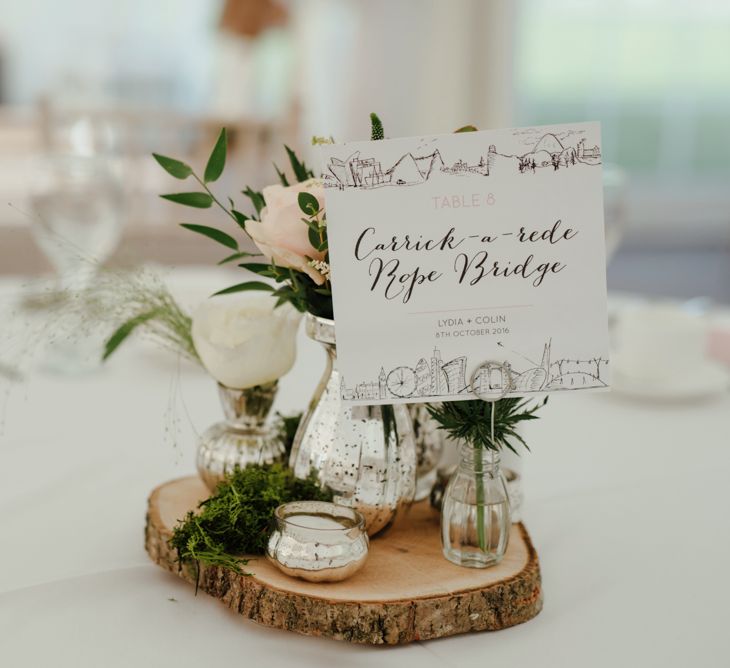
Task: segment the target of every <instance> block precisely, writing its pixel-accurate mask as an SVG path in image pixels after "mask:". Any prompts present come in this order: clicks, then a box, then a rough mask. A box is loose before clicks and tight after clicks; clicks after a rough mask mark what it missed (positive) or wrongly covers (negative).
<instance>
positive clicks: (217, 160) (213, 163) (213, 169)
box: [203, 128, 228, 183]
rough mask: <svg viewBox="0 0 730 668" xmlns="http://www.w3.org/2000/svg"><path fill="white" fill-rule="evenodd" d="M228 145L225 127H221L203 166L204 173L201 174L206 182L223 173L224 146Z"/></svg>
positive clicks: (224, 162) (224, 161) (214, 179)
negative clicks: (206, 162)
mask: <svg viewBox="0 0 730 668" xmlns="http://www.w3.org/2000/svg"><path fill="white" fill-rule="evenodd" d="M227 146H228V136H227V134H226V129H225V128H221V132H220V134H219V135H218V140H217V141H216V143H215V146H214V147H213V151H212V152H211V154H210V158H208V164H207V165H206V166H205V173H204V174H203V181H205V182H206V183H212V182H213V181H217V180H218V179H219V178H220V175H221V174H222V173H223V168H224V167H225V166H226V148H227Z"/></svg>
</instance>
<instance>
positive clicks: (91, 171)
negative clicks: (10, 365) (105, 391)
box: [31, 155, 125, 374]
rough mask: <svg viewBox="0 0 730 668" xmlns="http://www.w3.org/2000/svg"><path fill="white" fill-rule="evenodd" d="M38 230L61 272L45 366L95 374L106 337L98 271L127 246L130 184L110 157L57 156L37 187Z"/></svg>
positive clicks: (49, 313) (50, 307)
mask: <svg viewBox="0 0 730 668" xmlns="http://www.w3.org/2000/svg"><path fill="white" fill-rule="evenodd" d="M31 206H32V216H31V221H32V230H33V234H34V237H35V240H36V242H37V243H38V245H39V246H40V248H41V250H42V251H43V253H44V254H45V255H46V257H47V258H48V259H49V260H50V262H51V264H52V265H53V267H54V268H55V270H56V272H57V279H58V280H57V283H58V288H59V289H58V290H56V291H53V292H52V294H51V299H50V300H48V303H47V305H46V313H45V318H46V319H49V320H50V319H51V318H52V320H53V326H52V327H47V328H46V332H47V333H46V337H45V355H44V361H43V366H44V368H46V369H48V370H51V371H54V372H59V373H63V374H69V373H79V372H84V371H88V370H91V369H94V368H96V367H97V366H98V364H99V361H100V359H101V350H102V346H103V340H104V335H105V333H106V334H108V332H105V330H104V327H103V323H100V322H97V321H96V318H97V316H96V315H94V298H93V295H92V294H91V292H92V291H91V290H89V288H90V287H92V283H93V279H94V275H95V273H96V272H97V271H98V269H99V268H100V266H101V265H102V263H103V262H104V261H105V260H107V259H108V258H109V257H110V256H111V254H112V253H113V252H114V250H115V248H116V247H117V245H118V243H119V239H120V236H121V231H122V225H123V222H124V217H125V196H124V189H123V187H122V183H121V181H120V179H119V177H118V176H116V175H115V173H114V171H113V169H112V163H111V162H110V160H109V159H108V158H104V157H99V156H79V155H59V156H50V157H48V158H46V159H45V161H44V162H43V163H42V164H41V165H40V167H39V169H38V171H37V175H36V178H35V181H34V183H33V187H32V195H31Z"/></svg>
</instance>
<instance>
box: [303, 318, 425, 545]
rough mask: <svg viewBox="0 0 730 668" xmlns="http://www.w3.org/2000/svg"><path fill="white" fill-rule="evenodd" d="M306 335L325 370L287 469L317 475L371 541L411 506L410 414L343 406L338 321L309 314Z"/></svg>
mask: <svg viewBox="0 0 730 668" xmlns="http://www.w3.org/2000/svg"><path fill="white" fill-rule="evenodd" d="M305 330H306V332H307V335H308V336H309V337H310V338H312V339H314V340H315V341H318V342H319V343H321V344H322V346H323V347H324V349H325V352H326V353H327V366H326V368H325V372H324V375H323V376H322V379H321V380H320V382H319V385H318V386H317V389H316V390H315V392H314V396H313V397H312V400H311V401H310V403H309V408H308V410H307V412H306V413H305V414H304V416H303V418H302V421H301V423H300V424H299V429H298V430H297V433H296V436H295V437H294V444H293V446H292V452H291V458H290V460H289V465H290V466H291V468H292V469H293V470H294V474H295V475H296V476H297V477H298V478H306V477H307V476H308V475H309V473H310V471H312V470H313V471H315V473H316V475H317V476H318V478H319V480H320V482H321V483H322V484H323V485H326V486H327V487H329V488H330V489H331V490H332V491H333V493H334V498H333V501H334V502H335V503H338V504H341V505H344V506H349V507H351V508H354V509H355V510H357V511H359V512H360V513H361V514H362V515H363V517H364V518H365V528H366V530H367V533H368V535H370V536H373V535H375V534H377V533H380V532H382V531H385V530H386V529H387V528H388V527H389V526H391V524H392V523H393V521H394V520H395V518H396V516H398V515H399V513H401V512H402V511H403V510H404V509H405V508H406V507H407V506H409V505H410V503H411V502H412V501H413V496H414V494H415V488H416V452H415V444H414V438H413V426H412V423H411V419H410V415H409V414H408V409H407V408H406V406H403V405H396V406H390V405H385V406H380V405H366V406H349V405H345V404H344V403H343V401H342V398H341V385H342V378H341V376H340V373H339V371H338V368H337V346H336V342H335V323H334V321H333V320H328V319H326V318H319V317H317V316H314V315H311V314H307V316H306V317H305Z"/></svg>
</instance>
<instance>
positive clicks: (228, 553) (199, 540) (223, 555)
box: [170, 464, 332, 573]
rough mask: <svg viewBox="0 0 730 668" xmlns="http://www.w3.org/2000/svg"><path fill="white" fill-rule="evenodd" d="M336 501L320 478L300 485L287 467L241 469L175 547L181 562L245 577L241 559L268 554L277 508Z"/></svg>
mask: <svg viewBox="0 0 730 668" xmlns="http://www.w3.org/2000/svg"><path fill="white" fill-rule="evenodd" d="M331 498H332V494H331V492H330V491H329V490H324V489H322V488H320V486H319V483H318V482H317V480H316V478H314V477H313V476H310V478H309V479H307V480H299V479H298V478H295V477H294V474H293V473H292V471H291V470H290V469H289V468H287V467H286V466H285V465H283V464H268V465H256V466H249V467H246V468H245V469H236V470H235V471H234V472H233V473H232V474H231V475H230V476H229V477H228V478H227V479H226V480H225V481H224V482H222V483H221V484H220V485H218V488H217V489H216V491H215V493H214V494H213V495H212V496H211V497H210V498H208V499H206V500H205V501H203V502H202V503H201V504H200V506H199V507H198V511H197V512H192V511H191V512H189V513H188V514H187V515H186V517H185V519H184V520H181V521H180V523H179V524H178V526H177V527H175V529H174V531H173V534H172V538H171V539H170V545H171V546H172V547H174V548H175V549H176V550H177V554H178V559H179V560H180V561H186V560H194V561H197V562H199V563H203V564H206V565H212V566H225V567H226V568H230V569H232V570H234V571H236V572H237V573H242V572H243V571H242V570H241V567H242V566H244V565H245V564H246V560H245V559H242V558H241V557H240V555H244V554H246V555H252V554H263V553H264V550H265V548H266V543H267V540H268V537H269V533H270V531H271V527H272V520H273V514H274V510H275V509H276V507H277V506H279V505H280V504H282V503H289V502H290V501H300V500H304V499H314V500H320V501H330V500H331Z"/></svg>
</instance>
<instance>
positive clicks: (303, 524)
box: [266, 501, 369, 582]
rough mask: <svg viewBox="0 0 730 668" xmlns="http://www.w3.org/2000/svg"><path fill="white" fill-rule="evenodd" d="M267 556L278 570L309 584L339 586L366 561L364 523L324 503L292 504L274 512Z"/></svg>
mask: <svg viewBox="0 0 730 668" xmlns="http://www.w3.org/2000/svg"><path fill="white" fill-rule="evenodd" d="M274 521H275V523H276V526H275V528H274V530H273V532H272V534H271V536H270V537H269V542H268V544H267V547H266V556H267V558H268V559H269V561H271V562H272V563H273V564H274V565H275V566H276V567H277V568H278V569H279V570H281V571H282V572H283V573H286V574H287V575H290V576H292V577H297V578H302V579H304V580H309V581H310V582H339V581H340V580H344V579H346V578H349V577H350V576H351V575H354V574H355V573H356V572H357V571H359V570H360V569H361V568H362V567H363V566H364V565H365V561H366V560H367V557H368V546H369V540H368V535H367V532H366V531H365V519H364V518H363V516H362V515H361V514H360V513H358V512H357V511H356V510H354V509H352V508H347V507H346V506H339V505H337V504H334V503H329V502H327V501H294V502H292V503H285V504H283V505H281V506H279V507H278V508H277V509H276V511H274Z"/></svg>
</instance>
